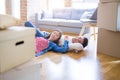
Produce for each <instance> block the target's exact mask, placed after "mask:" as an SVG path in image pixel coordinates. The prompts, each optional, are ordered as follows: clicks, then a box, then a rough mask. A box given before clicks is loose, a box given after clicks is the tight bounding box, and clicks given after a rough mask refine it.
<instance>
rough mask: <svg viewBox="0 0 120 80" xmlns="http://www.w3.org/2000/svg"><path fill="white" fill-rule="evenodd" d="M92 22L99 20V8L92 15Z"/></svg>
mask: <svg viewBox="0 0 120 80" xmlns="http://www.w3.org/2000/svg"><path fill="white" fill-rule="evenodd" d="M90 19H92V20H97V8H96V10H95V11H94V13H93V14H92V16H91V18H90Z"/></svg>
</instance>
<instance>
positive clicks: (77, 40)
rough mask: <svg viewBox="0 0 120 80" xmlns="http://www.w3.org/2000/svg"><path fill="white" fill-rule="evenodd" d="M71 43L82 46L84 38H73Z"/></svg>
mask: <svg viewBox="0 0 120 80" xmlns="http://www.w3.org/2000/svg"><path fill="white" fill-rule="evenodd" d="M72 42H73V43H81V44H83V42H84V37H82V36H81V37H75V38H73V39H72Z"/></svg>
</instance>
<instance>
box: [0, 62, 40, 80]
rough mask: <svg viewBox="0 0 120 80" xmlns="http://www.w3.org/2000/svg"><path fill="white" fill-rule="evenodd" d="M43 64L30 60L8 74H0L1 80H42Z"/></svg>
mask: <svg viewBox="0 0 120 80" xmlns="http://www.w3.org/2000/svg"><path fill="white" fill-rule="evenodd" d="M40 71H41V63H39V62H37V61H35V60H30V61H28V62H26V63H24V64H22V65H20V66H17V67H15V68H13V69H11V70H9V71H7V72H4V73H2V74H0V80H41V79H40Z"/></svg>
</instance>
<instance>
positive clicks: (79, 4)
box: [71, 0, 99, 8]
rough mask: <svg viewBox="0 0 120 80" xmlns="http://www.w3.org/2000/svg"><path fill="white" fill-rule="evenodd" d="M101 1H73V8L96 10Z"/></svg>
mask: <svg viewBox="0 0 120 80" xmlns="http://www.w3.org/2000/svg"><path fill="white" fill-rule="evenodd" d="M98 1H99V0H72V6H71V7H73V8H95V7H97V6H98Z"/></svg>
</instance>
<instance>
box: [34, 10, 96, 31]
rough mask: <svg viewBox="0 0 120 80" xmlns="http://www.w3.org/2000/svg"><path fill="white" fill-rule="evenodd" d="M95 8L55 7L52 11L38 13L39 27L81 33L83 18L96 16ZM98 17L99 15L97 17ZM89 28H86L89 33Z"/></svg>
mask: <svg viewBox="0 0 120 80" xmlns="http://www.w3.org/2000/svg"><path fill="white" fill-rule="evenodd" d="M95 10H96V8H93V9H73V8H64V9H54V10H53V11H52V12H44V11H43V12H42V13H41V14H39V13H37V14H36V22H37V26H38V27H39V28H45V29H52V30H54V29H61V30H62V31H63V32H73V33H79V32H80V30H81V28H82V25H83V24H82V22H81V21H80V20H81V18H94V15H93V14H94V12H95ZM96 18H97V17H96ZM88 31H89V28H86V29H85V32H84V33H87V32H88Z"/></svg>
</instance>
